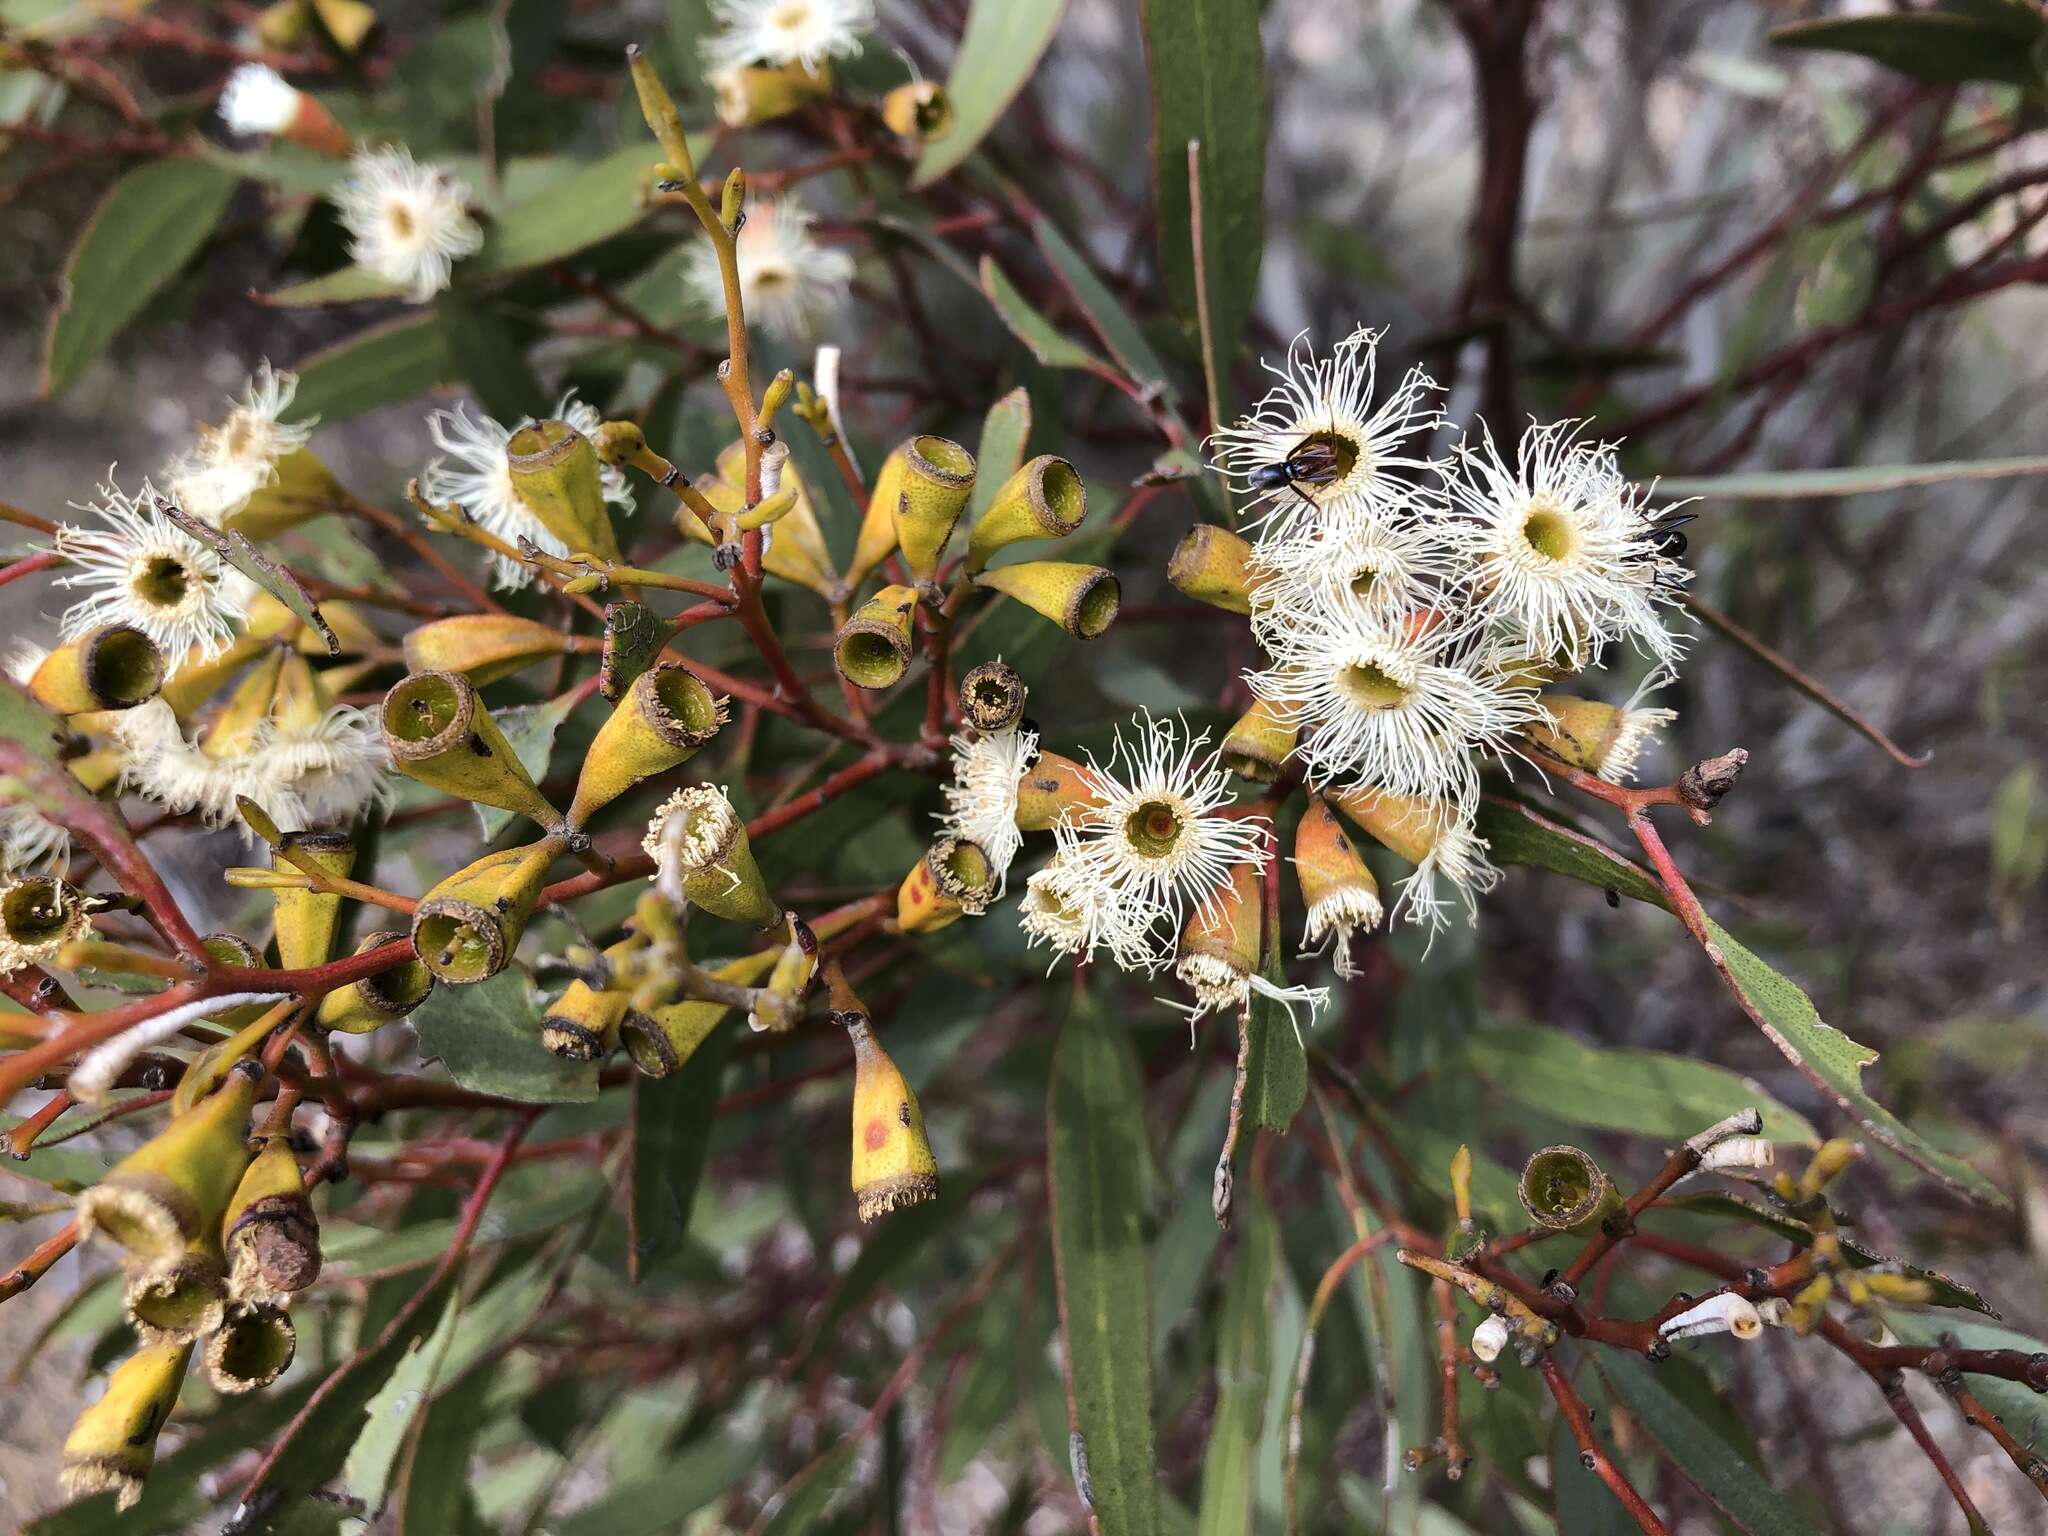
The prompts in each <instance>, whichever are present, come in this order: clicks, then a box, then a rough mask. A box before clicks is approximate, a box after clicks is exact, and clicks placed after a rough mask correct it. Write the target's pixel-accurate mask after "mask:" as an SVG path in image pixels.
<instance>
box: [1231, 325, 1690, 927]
mask: <svg viewBox="0 0 2048 1536" xmlns="http://www.w3.org/2000/svg"><path fill="white" fill-rule="evenodd" d="M1378 339H1379V338H1378V334H1377V333H1375V332H1371V331H1365V330H1360V331H1356V332H1354V333H1353V334H1352V335H1350V336H1349V337H1347V338H1346V339H1345V340H1343V341H1342V342H1340V343H1338V345H1337V347H1336V348H1335V350H1334V352H1333V353H1332V355H1331V356H1329V357H1327V358H1322V359H1318V358H1316V357H1315V356H1314V355H1313V354H1312V352H1310V350H1309V349H1308V348H1307V347H1306V345H1305V344H1304V343H1303V342H1302V341H1300V340H1297V341H1296V343H1295V345H1294V347H1293V348H1292V349H1291V350H1290V352H1289V354H1288V357H1287V360H1286V363H1285V364H1284V366H1282V367H1280V368H1277V369H1272V370H1271V371H1273V372H1274V373H1275V374H1276V375H1277V377H1278V380H1279V382H1278V383H1277V385H1276V386H1275V387H1274V388H1273V390H1272V391H1271V392H1270V393H1269V394H1268V395H1267V396H1266V398H1265V399H1264V400H1263V401H1261V402H1260V404H1259V406H1258V408H1257V409H1256V410H1254V411H1253V412H1252V413H1251V414H1250V415H1248V416H1246V417H1244V418H1243V419H1241V420H1240V421H1239V422H1238V423H1237V424H1236V425H1235V426H1233V427H1230V428H1228V429H1225V430H1223V431H1220V432H1218V433H1217V434H1216V436H1215V438H1214V439H1213V440H1212V443H1211V449H1212V453H1213V455H1214V462H1215V465H1216V467H1217V469H1218V470H1219V471H1220V472H1222V473H1223V474H1224V475H1225V476H1226V477H1227V478H1228V479H1229V481H1230V482H1231V484H1232V485H1233V487H1234V488H1236V489H1237V490H1239V491H1240V492H1242V493H1244V494H1246V495H1248V496H1250V497H1251V498H1252V500H1253V506H1254V510H1255V512H1256V514H1257V516H1256V518H1255V521H1254V523H1253V527H1254V528H1256V529H1257V530H1258V537H1257V541H1256V544H1255V545H1254V548H1253V553H1252V557H1251V563H1252V570H1253V576H1254V582H1253V586H1252V593H1251V597H1252V628H1253V632H1254V634H1255V635H1256V636H1257V638H1258V640H1259V643H1260V645H1261V646H1262V647H1263V648H1264V650H1265V652H1266V655H1267V658H1268V664H1267V665H1266V666H1265V667H1263V668H1261V669H1259V670H1258V671H1255V672H1253V673H1251V674H1250V675H1249V677H1248V681H1249V683H1250V685H1251V688H1252V690H1253V692H1254V693H1256V694H1257V695H1258V696H1259V697H1260V698H1262V699H1265V700H1268V701H1271V702H1272V703H1273V704H1275V705H1277V706H1280V707H1282V708H1283V709H1284V710H1285V711H1287V712H1288V713H1289V714H1290V715H1291V716H1292V718H1293V720H1294V721H1295V723H1296V725H1297V726H1298V729H1299V732H1300V738H1299V744H1298V746H1297V748H1296V757H1297V758H1298V760H1299V762H1300V764H1301V766H1302V769H1303V772H1304V774H1305V776H1306V777H1307V779H1308V781H1309V783H1310V784H1311V785H1312V786H1314V787H1316V788H1319V789H1320V788H1329V787H1339V786H1341V787H1352V788H1356V789H1360V790H1363V791H1365V792H1367V793H1369V794H1375V795H1382V796H1386V797H1389V798H1390V800H1391V801H1398V802H1399V803H1400V804H1401V806H1402V808H1403V811H1404V813H1405V814H1407V815H1410V816H1413V815H1415V814H1417V813H1420V814H1421V815H1422V816H1423V817H1424V818H1425V819H1426V821H1427V823H1428V827H1427V832H1426V837H1425V840H1426V841H1428V842H1430V844H1431V851H1430V853H1429V854H1428V856H1427V857H1426V858H1425V859H1424V860H1423V862H1422V865H1421V867H1420V868H1419V869H1418V871H1417V874H1416V876H1415V878H1414V879H1413V880H1411V882H1410V883H1409V885H1408V886H1407V888H1406V889H1405V890H1404V892H1403V905H1404V906H1405V908H1406V910H1407V912H1408V915H1409V916H1411V917H1412V918H1416V919H1418V920H1426V921H1430V922H1432V923H1434V922H1436V921H1438V920H1440V915H1441V910H1442V909H1441V903H1440V902H1439V901H1438V900H1437V898H1436V896H1435V894H1434V885H1435V882H1436V880H1437V878H1438V877H1443V878H1447V879H1449V880H1450V881H1451V882H1452V883H1453V884H1454V885H1456V886H1457V887H1458V888H1459V889H1460V890H1461V891H1462V892H1463V893H1464V895H1465V897H1466V901H1467V907H1468V910H1469V909H1470V904H1471V896H1472V893H1473V892H1474V891H1476V890H1483V889H1485V888H1487V886H1488V885H1489V884H1490V883H1491V881H1492V880H1493V879H1494V878H1496V877H1495V873H1494V871H1493V870H1492V867H1491V866H1490V865H1489V864H1488V863H1487V861H1486V858H1485V844H1484V842H1483V841H1482V840H1480V839H1479V838H1477V837H1476V836H1475V835H1474V833H1473V831H1472V824H1473V817H1474V815H1475V813H1476V810H1477V806H1478V794H1479V779H1478V768H1477V765H1478V763H1479V762H1480V761H1482V760H1485V759H1489V758H1490V759H1496V760H1501V761H1504V762H1505V761H1508V760H1510V759H1512V758H1513V757H1514V756H1516V755H1517V748H1516V744H1515V743H1516V739H1517V738H1518V737H1519V736H1520V734H1521V733H1522V732H1523V731H1525V730H1527V729H1529V728H1530V727H1532V726H1540V725H1542V724H1543V723H1544V722H1545V721H1546V720H1547V718H1548V717H1547V715H1546V712H1545V710H1544V706H1543V704H1542V702H1541V701H1540V699H1539V690H1540V687H1541V685H1542V684H1543V683H1544V682H1547V681H1548V680H1550V679H1551V678H1553V677H1556V676H1560V675H1563V674H1567V673H1571V672H1576V671H1579V670H1580V669H1582V668H1583V667H1586V666H1588V665H1590V664H1592V663H1593V662H1594V661H1596V660H1597V659H1598V656H1599V653H1600V651H1601V649H1602V647H1604V646H1606V645H1607V644H1609V643H1610V642H1619V641H1626V642H1628V643H1631V644H1633V645H1634V646H1635V647H1636V648H1637V649H1638V650H1640V651H1641V652H1642V653H1643V655H1644V656H1646V657H1647V658H1648V659H1649V661H1650V662H1651V663H1652V667H1653V670H1652V674H1651V677H1650V680H1649V681H1648V682H1647V683H1646V684H1645V685H1644V687H1645V689H1647V688H1649V687H1653V686H1656V685H1657V684H1658V683H1661V682H1663V681H1666V680H1668V679H1669V678H1670V677H1671V676H1672V675H1673V672H1674V670H1675V667H1676V663H1677V661H1678V659H1679V657H1680V655H1681V647H1680V643H1679V640H1678V638H1677V637H1676V636H1674V635H1673V634H1672V633H1670V632H1669V631H1668V630H1667V629H1666V628H1665V627H1664V623H1663V614H1662V610H1663V609H1665V608H1666V607H1669V606H1670V605H1672V604H1673V603H1675V602H1676V601H1678V599H1679V598H1680V596H1681V595H1682V593H1683V590H1684V583H1685V581H1686V578H1687V574H1688V573H1687V572H1686V570H1685V568H1684V567H1683V566H1682V565H1680V564H1679V563H1678V562H1677V560H1675V559H1674V558H1672V555H1671V553H1670V546H1671V544H1672V542H1673V541H1671V540H1670V539H1669V538H1668V531H1669V526H1670V525H1669V524H1668V523H1667V522H1666V521H1665V518H1666V517H1668V512H1665V513H1659V512H1656V511H1653V510H1652V509H1651V507H1650V506H1649V505H1648V496H1647V494H1646V493H1645V492H1644V491H1643V490H1642V489H1641V488H1639V487H1637V486H1634V485H1632V484H1631V483H1630V482H1629V481H1628V479H1627V478H1626V477H1625V476H1624V475H1623V474H1622V472H1621V469H1620V465H1619V462H1618V459H1617V456H1616V452H1615V449H1614V448H1613V447H1612V446H1611V445H1609V444H1605V443H1600V442H1595V441H1590V440H1588V439H1586V438H1585V437H1583V436H1582V435H1581V432H1580V429H1579V425H1578V424H1577V423H1572V422H1565V423H1559V424H1556V425H1552V426H1542V427H1534V428H1532V429H1531V430H1530V431H1529V432H1528V433H1526V434H1525V435H1524V436H1523V438H1522V440H1521V443H1520V444H1519V447H1518V449H1517V451H1516V453H1515V455H1514V457H1513V459H1512V460H1510V459H1508V458H1505V457H1504V456H1503V455H1502V453H1501V451H1500V450H1499V449H1498V448H1497V447H1496V446H1495V444H1494V441H1493V438H1492V436H1491V434H1490V433H1488V432H1487V431H1486V430H1485V429H1484V428H1483V427H1482V428H1481V429H1480V431H1479V433H1478V435H1477V440H1476V441H1472V440H1468V441H1466V442H1464V443H1461V444H1459V445H1458V446H1457V447H1456V448H1455V449H1454V450H1453V453H1452V455H1451V457H1450V458H1448V459H1441V460H1440V459H1435V458H1431V457H1429V455H1428V444H1429V439H1430V436H1431V435H1432V434H1433V433H1434V432H1435V431H1436V430H1437V429H1438V428H1439V427H1440V426H1441V425H1442V420H1443V417H1442V411H1441V409H1440V406H1439V403H1438V402H1439V391H1438V388H1437V386H1436V384H1435V383H1434V382H1433V381H1432V380H1431V379H1430V378H1429V377H1428V375H1427V374H1425V373H1423V372H1422V371H1421V370H1420V369H1416V370H1413V371H1411V372H1410V373H1409V374H1408V375H1407V376H1406V377H1405V378H1403V379H1402V380H1401V381H1400V383H1399V384H1398V385H1397V386H1396V387H1395V388H1394V389H1393V390H1392V391H1391V393H1389V394H1388V396H1387V397H1386V398H1385V399H1384V400H1380V401H1377V402H1375V400H1374V398H1373V396H1374V388H1375V374H1376V367H1375V351H1376V347H1377V342H1378Z"/></svg>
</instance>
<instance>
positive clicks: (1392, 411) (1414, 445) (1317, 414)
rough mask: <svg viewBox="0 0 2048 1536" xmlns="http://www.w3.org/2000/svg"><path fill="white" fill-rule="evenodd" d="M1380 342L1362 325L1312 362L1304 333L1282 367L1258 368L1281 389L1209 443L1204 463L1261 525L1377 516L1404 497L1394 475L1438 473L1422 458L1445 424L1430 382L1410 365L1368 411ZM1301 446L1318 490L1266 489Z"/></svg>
mask: <svg viewBox="0 0 2048 1536" xmlns="http://www.w3.org/2000/svg"><path fill="white" fill-rule="evenodd" d="M1380 335H1381V333H1380V332H1379V331H1369V330H1365V329H1363V328H1361V329H1359V330H1356V331H1353V332H1352V333H1351V334H1350V335H1349V336H1347V337H1346V338H1345V339H1344V340H1342V341H1340V342H1338V343H1337V345H1336V346H1335V348H1333V349H1332V351H1331V353H1330V355H1329V356H1328V357H1326V358H1317V357H1316V355H1315V353H1314V351H1313V350H1312V349H1311V348H1310V347H1309V345H1308V333H1307V332H1306V331H1304V332H1303V333H1302V334H1301V335H1299V336H1297V337H1295V338H1294V344H1293V345H1292V346H1290V347H1289V348H1288V349H1287V361H1286V363H1285V364H1284V365H1283V366H1281V367H1278V368H1275V367H1273V366H1272V365H1271V364H1269V363H1263V362H1262V364H1261V366H1263V367H1264V368H1265V369H1266V371H1267V372H1268V373H1271V374H1272V375H1274V377H1275V378H1277V379H1278V380H1279V382H1278V383H1277V384H1275V385H1274V386H1273V388H1272V389H1271V390H1269V391H1268V392H1267V394H1266V396H1265V398H1264V399H1263V400H1261V401H1260V402H1259V403H1258V405H1257V406H1256V407H1254V408H1253V410H1252V412H1251V414H1250V415H1248V416H1242V417H1239V418H1238V421H1237V424H1236V425H1235V426H1232V427H1225V428H1222V429H1221V430H1219V431H1218V432H1217V433H1216V434H1215V435H1214V436H1213V437H1211V438H1210V439H1209V442H1208V444H1207V446H1208V448H1209V452H1210V462H1211V463H1212V464H1214V465H1215V467H1216V469H1217V472H1218V473H1220V474H1221V475H1223V476H1224V477H1225V478H1226V479H1227V480H1229V482H1230V483H1231V485H1232V486H1233V487H1235V488H1236V489H1237V490H1239V491H1240V492H1242V493H1244V494H1246V495H1250V496H1253V497H1255V498H1256V500H1257V503H1258V504H1260V505H1263V506H1264V507H1265V509H1266V510H1265V518H1264V521H1268V522H1274V523H1280V524H1283V525H1284V524H1285V523H1286V522H1288V521H1290V520H1291V519H1292V518H1294V517H1295V516H1296V515H1298V514H1323V513H1329V512H1336V511H1344V512H1350V513H1352V514H1353V515H1356V516H1375V515H1379V514H1381V513H1382V512H1387V511H1391V510H1393V509H1395V508H1397V507H1398V506H1399V505H1400V504H1401V503H1402V502H1403V501H1404V500H1405V499H1406V497H1407V495H1408V489H1407V486H1406V484H1405V483H1404V481H1403V480H1402V479H1400V478H1399V477H1398V475H1397V473H1396V472H1397V471H1407V472H1409V473H1410V474H1413V473H1419V472H1427V471H1433V470H1435V469H1437V468H1438V467H1439V466H1438V464H1437V462H1436V461H1435V460H1433V459H1429V458H1425V457H1421V456H1420V455H1421V453H1422V451H1423V449H1424V447H1425V446H1426V444H1427V434H1429V433H1430V432H1432V431H1434V430H1435V429H1436V427H1437V425H1438V424H1439V423H1440V422H1441V421H1442V420H1443V410H1442V407H1441V406H1440V405H1439V404H1438V403H1437V396H1438V394H1439V390H1438V387H1437V384H1436V381H1435V380H1433V379H1431V378H1430V376H1429V375H1428V374H1426V373H1424V372H1423V371H1422V370H1421V369H1420V368H1411V369H1410V370H1409V371H1408V374H1407V376H1406V377H1405V378H1403V379H1402V380H1401V383H1400V385H1399V386H1398V387H1397V388H1396V389H1395V390H1394V391H1393V393H1392V394H1390V395H1388V396H1387V398H1386V399H1385V400H1383V401H1381V402H1380V403H1379V404H1378V405H1377V406H1375V405H1374V404H1373V398H1372V397H1373V389H1374V385H1375V381H1376V375H1377V371H1378V364H1377V357H1376V354H1377V352H1378V347H1379V339H1380ZM1418 439H1420V441H1418ZM1304 447H1307V448H1309V449H1312V450H1317V451H1320V452H1321V453H1322V455H1323V456H1324V459H1325V461H1326V464H1327V470H1328V473H1327V475H1325V476H1323V477H1320V478H1319V479H1318V480H1317V481H1316V482H1315V483H1302V482H1300V481H1296V482H1295V483H1293V484H1286V485H1281V486H1278V487H1269V486H1267V485H1266V484H1265V483H1264V481H1265V480H1266V478H1267V477H1268V476H1270V475H1271V474H1272V472H1273V471H1274V469H1275V466H1278V465H1282V464H1285V463H1287V461H1288V460H1289V459H1290V458H1291V457H1293V456H1294V455H1296V454H1297V453H1298V452H1299V451H1300V450H1302V449H1303V448H1304ZM1262 471H1263V472H1264V473H1263V474H1262Z"/></svg>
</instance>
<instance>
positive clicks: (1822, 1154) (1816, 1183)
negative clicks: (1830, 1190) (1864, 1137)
mask: <svg viewBox="0 0 2048 1536" xmlns="http://www.w3.org/2000/svg"><path fill="white" fill-rule="evenodd" d="M1862 1156H1863V1143H1862V1142H1860V1141H1849V1140H1846V1139H1844V1138H1842V1137H1839V1136H1838V1137H1836V1138H1834V1139H1833V1140H1832V1141H1824V1142H1822V1143H1821V1145H1820V1150H1819V1151H1817V1152H1815V1153H1814V1154H1813V1161H1812V1162H1810V1163H1808V1164H1807V1166H1806V1177H1805V1178H1803V1179H1801V1180H1800V1184H1801V1186H1802V1187H1803V1188H1804V1189H1805V1190H1806V1191H1807V1192H1808V1193H1809V1194H1818V1193H1820V1191H1822V1190H1824V1189H1826V1188H1827V1187H1828V1186H1829V1185H1830V1184H1832V1183H1834V1182H1835V1180H1836V1179H1838V1178H1840V1177H1841V1176H1842V1174H1844V1173H1845V1172H1847V1171H1848V1169H1849V1168H1850V1167H1851V1166H1852V1165H1853V1164H1854V1163H1855V1162H1856V1161H1857V1160H1858V1159H1859V1158H1861V1157H1862Z"/></svg>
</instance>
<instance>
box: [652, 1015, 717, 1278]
mask: <svg viewBox="0 0 2048 1536" xmlns="http://www.w3.org/2000/svg"><path fill="white" fill-rule="evenodd" d="M738 1028H739V1026H738V1024H737V1022H736V1021H735V1020H733V1019H730V1018H728V1019H724V1020H722V1021H720V1023H719V1024H718V1025H717V1026H716V1027H714V1028H713V1029H712V1031H711V1033H710V1034H708V1035H706V1036H705V1037H704V1038H703V1040H701V1041H699V1042H698V1045H697V1048H696V1049H695V1050H694V1051H692V1052H691V1053H690V1055H689V1058H688V1059H687V1060H686V1061H684V1063H683V1064H682V1065H681V1066H680V1067H678V1068H677V1069H676V1070H675V1071H674V1072H672V1073H670V1074H669V1075H668V1076H667V1077H640V1078H636V1079H635V1080H634V1083H633V1195H632V1206H631V1215H632V1233H633V1247H632V1254H631V1258H630V1261H629V1267H630V1268H631V1270H632V1273H633V1275H634V1276H635V1277H636V1278H637V1277H639V1276H640V1275H643V1274H645V1273H647V1271H648V1270H650V1269H652V1268H653V1267H654V1266H655V1265H657V1264H659V1263H661V1261H662V1260H664V1259H666V1258H668V1257H670V1256H671V1255H673V1254H675V1253H678V1252H680V1251H681V1249H682V1247H683V1244H684V1242H685V1241H686V1240H687V1239H688V1237H689V1235H690V1211H691V1208H692V1207H694V1206H695V1205H696V1203H697V1186H698V1184H699V1183H701V1182H702V1181H703V1178H704V1163H705V1160H706V1158H708V1157H709V1156H710V1152H711V1129H712V1126H713V1124H714V1123H715V1122H714V1119H713V1115H714V1112H715V1111H716V1109H717V1107H718V1090H719V1087H720V1085H721V1084H722V1083H723V1082H724V1081H725V1064H726V1062H727V1061H728V1060H729V1059H730V1058H731V1056H732V1048H733V1042H734V1040H735V1039H736V1038H737V1033H736V1032H737V1030H738Z"/></svg>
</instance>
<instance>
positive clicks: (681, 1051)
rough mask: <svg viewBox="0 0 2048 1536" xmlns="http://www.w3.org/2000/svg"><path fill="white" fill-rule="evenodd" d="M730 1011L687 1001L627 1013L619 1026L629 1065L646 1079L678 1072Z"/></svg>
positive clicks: (712, 1005) (695, 1001) (720, 1007)
mask: <svg viewBox="0 0 2048 1536" xmlns="http://www.w3.org/2000/svg"><path fill="white" fill-rule="evenodd" d="M731 1011H732V1010H731V1009H730V1008H729V1007H727V1006H726V1005H725V1004H724V1003H712V1002H705V1001H703V1000H702V999H699V998H691V999H689V1000H688V1001H686V1002H680V1003H669V1004H666V1005H664V1006H663V1007H660V1008H651V1009H649V1010H648V1011H647V1012H646V1013H628V1014H627V1015H626V1017H625V1018H624V1020H623V1021H622V1022H621V1023H620V1025H619V1033H620V1035H621V1037H622V1038H623V1039H624V1040H625V1042H626V1054H627V1055H629V1056H631V1057H632V1058H633V1065H634V1066H635V1067H638V1068H639V1069H640V1071H642V1072H644V1073H645V1074H646V1075H647V1076H649V1077H667V1076H669V1075H670V1074H671V1073H673V1072H677V1071H680V1070H681V1069H682V1065H683V1063H684V1062H686V1061H688V1060H689V1059H690V1057H691V1056H692V1055H693V1054H694V1053H695V1052H696V1049H697V1047H698V1046H700V1045H702V1044H703V1043H704V1041H705V1038H706V1037H707V1036H708V1035H710V1033H711V1031H712V1030H714V1029H716V1028H717V1027H718V1021H719V1020H720V1019H723V1018H724V1017H725V1016H726V1014H728V1013H730V1012H731Z"/></svg>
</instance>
